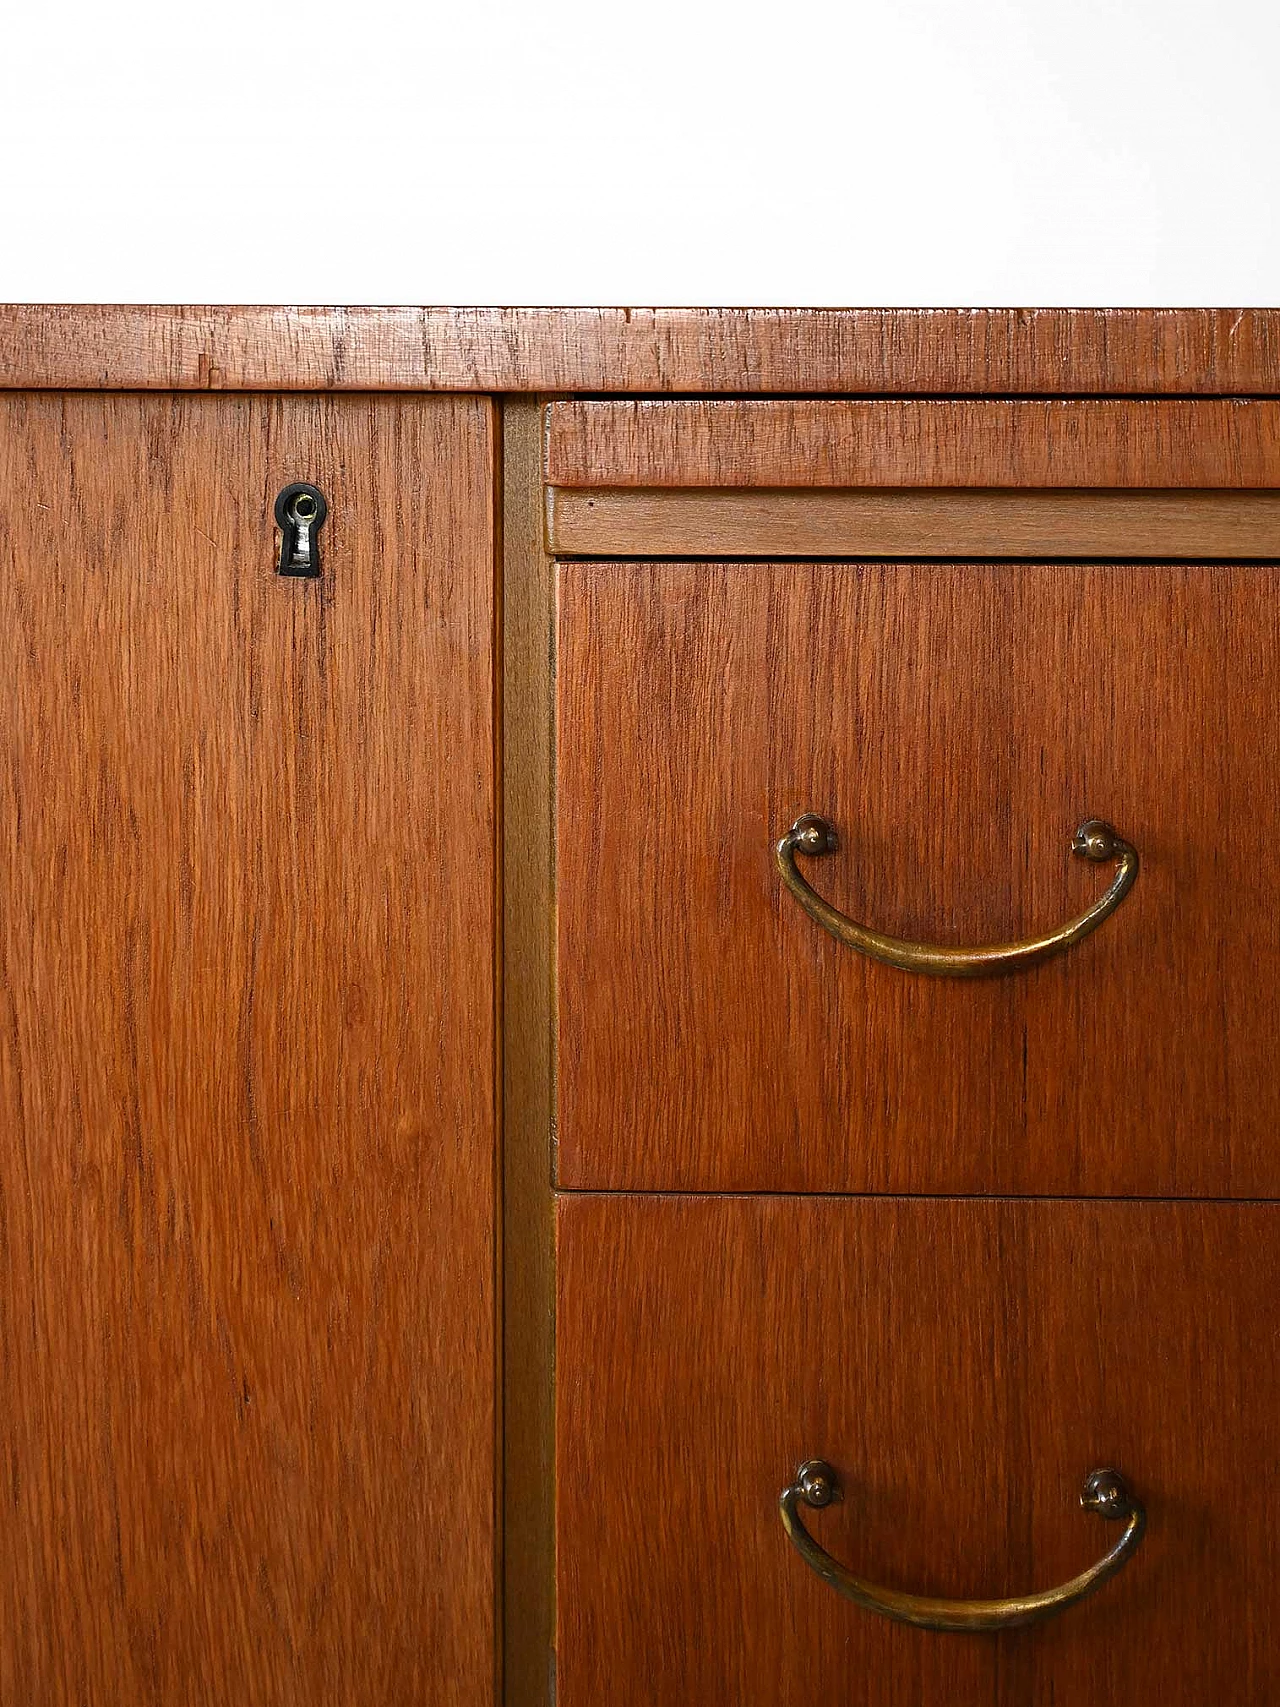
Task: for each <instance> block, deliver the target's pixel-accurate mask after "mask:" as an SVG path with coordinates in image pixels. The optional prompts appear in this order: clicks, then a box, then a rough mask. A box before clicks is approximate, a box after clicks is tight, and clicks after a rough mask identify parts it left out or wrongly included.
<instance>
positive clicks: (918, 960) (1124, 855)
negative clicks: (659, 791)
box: [776, 812, 1138, 978]
mask: <svg viewBox="0 0 1280 1707" xmlns="http://www.w3.org/2000/svg"><path fill="white" fill-rule="evenodd" d="M839 845H840V844H839V840H838V838H837V836H836V832H835V829H834V827H833V826H832V825H831V824H829V823H828V822H827V820H826V819H825V818H819V816H818V815H817V813H816V812H806V813H805V814H804V815H803V817H800V818H797V819H796V821H795V823H794V824H793V825H792V826H791V828H790V829H789V830H788V831H787V833H786V835H785V836H783V838H782V840H781V841H780V842H779V843H778V846H777V849H776V852H777V857H778V870H779V871H780V872H781V873H782V881H783V882H784V883H785V884H786V886H787V888H788V889H789V890H790V891H791V893H792V894H793V895H794V896H795V898H796V900H797V901H799V903H800V905H801V906H802V907H803V908H804V910H805V912H806V913H808V915H809V917H810V918H811V919H816V920H817V921H818V923H819V924H820V925H821V926H822V927H823V929H824V930H828V931H830V932H831V934H832V936H833V937H835V938H836V940H837V941H838V942H842V943H844V944H845V945H846V946H847V947H849V948H856V949H857V950H858V952H859V954H865V955H868V956H869V957H870V958H871V959H872V960H880V961H883V962H884V964H885V965H886V966H897V967H900V968H901V970H902V971H904V972H928V973H931V974H932V975H933V976H934V977H935V978H981V977H983V976H984V975H985V974H987V973H990V972H1020V971H1021V970H1022V969H1023V967H1026V966H1035V965H1037V964H1038V962H1040V961H1041V960H1047V959H1048V958H1049V956H1050V955H1052V954H1061V953H1062V951H1063V949H1064V948H1070V947H1071V946H1072V945H1073V944H1074V943H1077V942H1079V941H1080V939H1081V938H1082V937H1086V936H1088V934H1089V932H1090V931H1092V930H1096V929H1097V927H1098V926H1099V925H1100V924H1101V923H1102V921H1103V919H1105V918H1107V917H1108V916H1109V915H1110V914H1111V913H1114V912H1115V910H1116V908H1117V907H1118V906H1119V905H1120V903H1121V901H1123V900H1124V898H1125V896H1126V895H1127V894H1128V893H1129V891H1130V890H1131V889H1132V888H1133V885H1134V883H1135V882H1136V880H1137V876H1138V854H1137V850H1136V849H1135V848H1133V847H1131V846H1130V845H1129V843H1128V842H1126V841H1125V839H1124V837H1123V836H1120V835H1118V834H1117V833H1116V831H1115V830H1113V829H1112V828H1111V825H1110V824H1104V823H1103V822H1102V820H1101V819H1100V818H1090V819H1089V820H1088V822H1087V823H1084V824H1081V826H1080V828H1079V829H1078V830H1077V831H1076V833H1075V836H1074V838H1073V839H1072V843H1071V851H1072V853H1073V854H1075V855H1077V857H1078V858H1080V859H1088V860H1093V861H1094V862H1095V863H1101V862H1102V861H1103V860H1108V859H1114V860H1116V861H1117V862H1118V863H1117V866H1116V874H1115V876H1114V878H1112V880H1111V887H1110V888H1109V889H1108V890H1107V892H1106V894H1105V895H1100V896H1099V897H1098V899H1097V900H1096V901H1095V902H1094V903H1093V905H1092V907H1090V908H1089V909H1088V911H1087V912H1084V913H1081V915H1080V917H1079V918H1078V919H1072V920H1071V922H1070V924H1066V925H1062V926H1060V928H1059V929H1058V930H1056V931H1049V932H1047V933H1046V934H1045V935H1044V936H1038V937H1030V938H1028V939H1027V940H1026V941H1025V942H993V943H984V944H983V945H982V946H981V947H979V948H946V947H944V946H942V945H941V944H938V943H928V942H908V941H906V940H905V939H904V938H902V937H894V936H885V935H884V933H883V932H881V931H873V930H871V929H870V928H869V927H868V926H866V925H859V924H855V923H854V921H853V920H852V919H850V918H846V916H845V915H844V914H843V913H841V912H837V910H836V909H835V908H834V907H832V906H831V905H830V904H829V903H828V902H826V901H824V900H823V899H822V896H821V895H819V894H818V892H817V891H816V890H815V889H810V887H809V885H808V884H807V883H806V882H805V880H804V878H803V877H802V876H801V875H800V872H799V869H798V867H797V866H796V855H797V854H798V853H803V854H808V855H809V856H810V857H811V858H817V857H818V856H819V855H820V854H829V853H834V852H835V851H836V849H837V847H839Z"/></svg>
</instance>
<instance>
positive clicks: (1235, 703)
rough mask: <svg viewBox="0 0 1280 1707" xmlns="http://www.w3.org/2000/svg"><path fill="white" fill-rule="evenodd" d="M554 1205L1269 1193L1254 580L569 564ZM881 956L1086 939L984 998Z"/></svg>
mask: <svg viewBox="0 0 1280 1707" xmlns="http://www.w3.org/2000/svg"><path fill="white" fill-rule="evenodd" d="M558 658H559V665H558V671H559V687H558V694H559V711H558V750H559V759H558V805H557V812H558V830H557V837H558V853H557V871H558V909H559V953H558V965H559V1074H558V1096H559V1115H558V1141H559V1179H560V1182H561V1184H563V1185H566V1186H572V1187H589V1188H600V1189H632V1188H635V1189H655V1190H737V1189H741V1190H765V1191H773V1190H785V1191H792V1190H796V1191H799V1190H805V1191H913V1192H914V1191H919V1192H980V1193H986V1192H998V1191H1009V1192H1030V1193H1040V1192H1045V1193H1056V1192H1064V1193H1077V1192H1082V1193H1088V1194H1095V1193H1098V1194H1112V1193H1118V1194H1126V1195H1127V1194H1137V1195H1147V1194H1150V1195H1155V1196H1164V1195H1171V1196H1184V1195H1187V1196H1196V1195H1201V1194H1207V1195H1211V1196H1219V1195H1221V1196H1236V1195H1240V1196H1260V1197H1267V1196H1272V1195H1275V1194H1277V1193H1278V1192H1280V1150H1278V1149H1277V1145H1276V1138H1275V1134H1276V1131H1277V1129H1278V1128H1280V1071H1278V1070H1277V1060H1276V1050H1275V1035H1276V1027H1277V996H1276V991H1277V989H1278V988H1280V914H1278V913H1277V909H1276V906H1275V891H1276V886H1277V881H1278V879H1280V868H1278V864H1277V862H1278V860H1280V854H1278V853H1277V849H1278V848H1280V785H1278V783H1277V776H1276V766H1275V753H1276V748H1277V736H1278V734H1280V729H1278V719H1280V711H1278V710H1277V707H1278V706H1280V601H1278V600H1277V597H1276V572H1275V570H1274V569H1270V568H1263V567H1248V566H1233V567H1221V568H1212V567H1205V566H1181V567H1179V566H1174V565H1124V564H1120V565H1115V564H1111V565H1108V564H1097V563H1093V564H1080V565H1074V564H1070V565H1051V564H1034V563H1033V564H1027V565H1017V564H996V565H980V564H965V563H960V564H955V563H949V564H940V565H927V564H905V563H904V564H898V565H893V564H867V565H858V564H843V565H841V564H822V563H819V564H810V563H792V564H768V563H750V564H708V563H698V564H686V563H671V564H650V563H632V564H617V563H601V564H595V563H582V564H568V565H562V566H561V567H560V570H559V653H558ZM805 811H816V812H819V813H821V814H823V815H824V816H825V817H827V818H829V819H830V820H831V821H832V822H833V823H834V824H835V826H836V828H837V830H838V833H839V835H840V837H841V851H840V852H838V853H837V854H835V855H833V856H831V857H829V858H824V859H822V860H814V861H808V862H806V863H805V872H806V875H807V876H808V878H809V881H810V882H811V883H812V884H813V885H814V887H815V888H816V889H818V890H819V891H820V892H821V893H822V894H823V895H824V896H825V897H826V898H827V899H828V900H829V901H830V902H831V903H832V905H834V906H835V907H837V908H839V909H840V910H841V911H843V912H845V913H847V914H851V915H852V916H853V917H854V918H856V919H859V920H860V921H862V922H863V923H867V924H870V925H872V926H874V927H875V928H877V929H879V930H883V931H886V932H889V933H890V934H893V935H897V936H906V937H909V938H912V939H916V940H929V941H938V942H943V943H960V944H963V943H981V942H991V941H1002V940H1006V941H1007V940H1010V939H1013V938H1019V937H1025V936H1029V935H1035V934H1039V932H1040V931H1042V930H1047V929H1051V928H1053V927H1056V926H1058V925H1060V924H1063V923H1065V922H1066V921H1067V920H1068V919H1070V918H1072V917H1074V916H1075V915H1076V914H1078V913H1080V912H1081V911H1083V910H1084V908H1085V906H1086V905H1087V904H1088V903H1089V902H1090V901H1092V900H1093V899H1094V897H1095V896H1097V895H1098V894H1100V893H1101V892H1102V890H1103V889H1104V888H1105V886H1106V883H1107V881H1108V874H1109V870H1110V868H1109V867H1108V868H1102V869H1099V868H1097V867H1093V866H1090V865H1087V864H1086V863H1085V862H1084V861H1081V860H1078V859H1073V858H1072V857H1071V854H1070V846H1071V838H1072V834H1073V832H1074V831H1075V829H1076V827H1077V826H1078V825H1079V824H1080V823H1081V822H1082V821H1083V820H1085V819H1087V818H1090V817H1095V816H1096V817H1101V818H1105V819H1108V820H1109V821H1111V822H1112V823H1114V824H1115V825H1116V826H1117V827H1118V828H1119V830H1120V831H1121V833H1122V834H1123V835H1125V836H1127V837H1128V838H1129V839H1130V840H1131V841H1132V842H1133V843H1134V844H1135V845H1136V847H1137V848H1138V850H1139V852H1140V855H1141V859H1142V871H1141V875H1140V877H1139V879H1138V882H1137V886H1136V888H1135V889H1134V890H1133V892H1132V894H1131V895H1130V896H1129V897H1128V898H1127V899H1126V900H1125V901H1124V902H1123V904H1122V905H1121V907H1120V908H1119V910H1118V911H1117V912H1116V913H1115V915H1114V916H1113V917H1112V918H1111V919H1109V920H1107V921H1106V923H1105V924H1104V925H1103V926H1102V927H1101V928H1100V929H1099V930H1097V931H1096V932H1095V933H1094V934H1093V935H1092V936H1090V937H1089V938H1088V940H1087V941H1086V942H1084V943H1082V944H1081V945H1079V946H1078V947H1077V948H1075V949H1074V950H1072V951H1071V952H1069V953H1067V954H1065V955H1063V956H1061V957H1060V958H1058V959H1056V960H1053V961H1051V962H1048V963H1046V964H1044V965H1042V966H1040V967H1038V968H1036V969H1035V970H1033V971H1030V972H1023V973H1019V974H1016V975H1006V976H1004V977H994V978H989V979H983V980H978V981H973V982H957V981H954V980H947V979H941V980H939V979H931V978H927V977H921V976H918V975H912V974H909V973H903V972H899V971H896V970H894V969H893V968H890V967H886V966H881V965H876V964H874V963H872V962H870V961H868V960H866V959H865V958H864V957H862V956H861V955H859V954H857V953H855V952H853V951H852V950H850V949H849V948H846V947H844V946H842V945H841V944H840V943H838V942H837V941H835V939H834V938H832V937H831V936H830V935H829V934H828V933H826V932H825V931H824V930H822V929H821V927H820V926H819V925H817V924H816V923H815V922H814V921H813V920H812V919H810V918H809V917H808V916H807V914H805V913H804V912H803V910H802V909H801V908H800V907H799V905H798V904H797V903H796V902H795V901H794V900H793V899H792V897H791V896H789V895H788V894H787V893H786V892H785V891H784V889H783V887H782V884H781V880H780V877H779V875H778V872H777V869H776V865H775V861H774V851H773V850H774V844H775V843H776V841H777V839H778V837H779V836H780V835H782V834H783V832H784V831H786V830H787V829H788V828H789V826H790V825H791V823H792V821H793V820H794V819H795V818H796V817H797V816H798V815H799V814H800V813H801V812H805Z"/></svg>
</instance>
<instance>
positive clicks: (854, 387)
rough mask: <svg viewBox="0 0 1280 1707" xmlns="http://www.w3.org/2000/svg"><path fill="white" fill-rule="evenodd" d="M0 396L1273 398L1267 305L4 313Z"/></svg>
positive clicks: (1278, 367)
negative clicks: (488, 394) (180, 393)
mask: <svg viewBox="0 0 1280 1707" xmlns="http://www.w3.org/2000/svg"><path fill="white" fill-rule="evenodd" d="M0 389H4V390H126V391H131V390H161V391H165V390H183V391H481V392H542V393H546V392H558V393H567V394H573V393H586V394H592V393H606V394H607V393H622V394H636V395H663V394H665V395H673V394H701V395H716V394H726V395H729V394H733V395H738V396H742V395H747V396H750V395H793V396H805V395H821V394H831V393H836V394H849V395H862V396H876V395H886V396H890V395H908V396H909V395H925V394H934V395H972V396H983V395H1003V396H1035V395H1041V396H1055V395H1057V396H1061V395H1085V396H1087V395H1118V396H1124V395H1149V396H1161V395H1163V396H1173V395H1184V396H1273V395H1277V394H1280V308H1221V309H1217V308H1140V309H1139V308H1045V309H1017V308H968V309H966V308H936V309H935V308H880V309H877V308H724V309H706V308H432V307H425V308H424V307H404V308H394V307H386V308H379V307H353V308H340V307H199V306H168V307H166V306H159V305H136V306H131V305H123V304H122V305H93V304H83V305H80V304H50V303H15V304H7V305H0Z"/></svg>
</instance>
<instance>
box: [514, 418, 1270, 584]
mask: <svg viewBox="0 0 1280 1707" xmlns="http://www.w3.org/2000/svg"><path fill="white" fill-rule="evenodd" d="M545 472H546V480H547V536H548V540H549V542H550V545H551V548H552V549H553V550H554V551H556V552H557V553H559V554H560V555H561V556H586V557H609V556H633V555H638V556H698V557H702V556H707V557H717V556H719V557H725V556H728V557H733V556H741V555H751V556H768V555H788V556H810V557H816V556H877V557H881V556H887V557H896V556H906V557H957V556H970V557H992V556H994V557H1037V556H1044V555H1048V556H1052V557H1126V558H1129V557H1138V558H1141V557H1147V558H1167V557H1179V558H1187V557H1194V558H1197V559H1201V560H1205V559H1209V558H1225V559H1245V558H1254V559H1266V558H1275V557H1278V556H1280V491H1277V490H1276V488H1277V487H1280V404H1278V403H1276V402H1273V401H1256V402H1255V401H1248V400H1243V399H1238V398H1218V399H1213V400H1200V401H1196V400H1190V399H1180V400H1174V399H1147V400H1138V399H1124V398H1093V399H1047V400H1046V399H1041V400H1030V399H1020V400H1007V399H1006V400H981V399H973V398H969V399H949V400H943V399H923V398H915V399H875V400H862V401H853V400H849V399H830V398H828V399H797V400H792V401H789V402H782V401H768V402H765V401H741V400H737V401H734V400H724V399H721V400H716V401H707V400H703V401H696V402H694V401H676V400H670V401H665V402H627V403H623V402H616V401H615V402H594V403H593V402H572V403H557V404H553V405H551V406H550V408H549V409H548V412H547V432H546V462H545Z"/></svg>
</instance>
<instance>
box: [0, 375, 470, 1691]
mask: <svg viewBox="0 0 1280 1707" xmlns="http://www.w3.org/2000/svg"><path fill="white" fill-rule="evenodd" d="M493 440H494V433H493V425H492V408H491V405H490V404H489V403H488V402H486V401H484V400H480V399H469V400H464V399H450V398H440V399H421V398H417V399H410V398H383V399H376V398H369V397H359V398H355V397H353V398H349V399H332V398H330V399H325V398H301V397H300V398H297V399H275V398H269V397H259V398H253V397H247V396H241V397H224V398H205V397H198V396H196V397H185V398H180V397H163V396H160V397H147V396H137V395H132V396H129V395H125V396H92V395H90V396H76V397H58V396H25V397H23V396H15V397H11V398H9V399H7V400H5V401H4V403H3V406H2V409H0V627H2V629H3V632H4V633H5V635H6V636H7V637H8V641H9V646H8V650H7V660H8V661H7V665H6V685H5V690H4V701H3V704H4V717H3V727H2V738H3V771H2V772H0V775H2V777H3V824H4V875H3V895H4V905H3V909H2V913H0V943H2V945H3V966H2V971H0V1018H2V1023H0V1126H2V1127H3V1132H4V1142H3V1146H2V1147H0V1185H2V1187H3V1203H4V1209H5V1221H4V1251H5V1265H4V1274H5V1279H4V1286H3V1292H2V1295H0V1344H2V1346H3V1357H4V1395H3V1399H0V1438H2V1439H3V1446H4V1456H5V1466H6V1487H7V1490H8V1496H7V1516H6V1522H5V1542H4V1546H3V1549H0V1700H3V1701H5V1702H6V1703H9V1702H12V1703H14V1704H15V1707H16V1704H17V1703H30V1704H32V1707H37V1704H38V1707H72V1704H75V1707H81V1704H85V1707H87V1704H89V1703H92V1704H93V1707H146V1704H155V1707H172V1704H173V1703H176V1702H189V1703H200V1704H208V1707H232V1704H233V1703H234V1704H235V1707H277V1704H278V1707H298V1704H299V1703H302V1702H320V1701H325V1702H332V1703H335V1704H337V1703H354V1702H356V1701H359V1702H361V1703H369V1704H371V1707H372V1704H374V1703H392V1702H395V1703H400V1702H406V1701H423V1702H426V1701H431V1702H448V1703H457V1704H459V1707H463V1704H465V1707H472V1704H477V1707H478V1704H479V1703H482V1702H485V1703H487V1702H489V1701H490V1700H491V1699H492V1689H493V1678H494V1613H493V1596H494V1503H495V1462H494V1444H495V1443H494V1435H495V1405H494V1367H495V1346H494V1333H495V1329H494V1310H495V1296H494V1293H495V1287H494V1272H493V1269H494V1255H493V1239H494V1166H495V1147H494V1066H493V1050H494V984H493V954H494V845H493V844H494V799H493V767H494V740H493V709H492V707H493V682H492V662H491V656H492V629H493V594H492V585H493V558H492V550H493V513H492V502H493V466H492V458H493ZM297 479H310V480H313V481H315V482H316V483H318V484H319V485H320V487H321V488H322V489H323V490H324V492H325V493H326V494H327V497H328V500H329V505H330V515H329V520H328V522H327V523H326V525H325V527H324V529H323V532H322V534H321V536H320V537H321V543H322V550H323V559H322V561H323V575H322V577H321V578H320V579H319V580H318V581H314V582H312V581H303V580H288V579H283V578H281V577H279V576H278V575H277V574H276V573H275V571H274V567H273V555H274V541H273V523H272V503H273V500H274V498H275V495H276V493H277V492H278V491H279V490H280V488H281V487H282V486H284V485H285V484H286V483H288V482H290V481H293V480H297Z"/></svg>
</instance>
